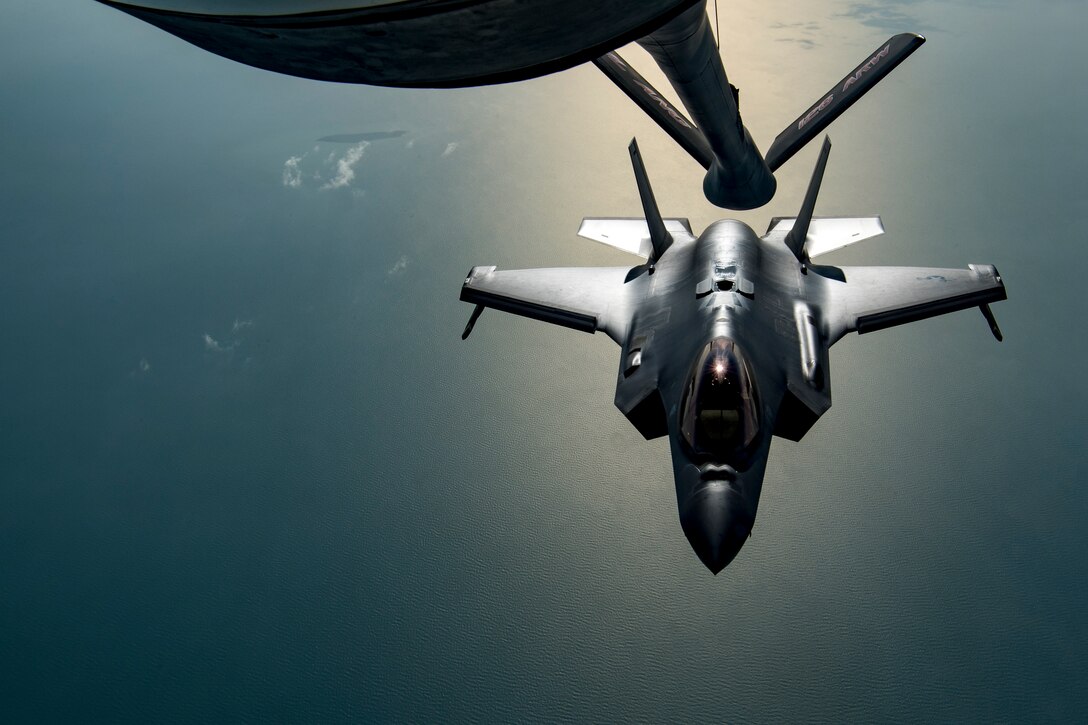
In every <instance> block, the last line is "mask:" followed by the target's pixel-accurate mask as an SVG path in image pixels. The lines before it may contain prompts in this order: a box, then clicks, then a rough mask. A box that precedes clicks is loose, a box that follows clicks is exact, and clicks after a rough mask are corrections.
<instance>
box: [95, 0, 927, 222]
mask: <svg viewBox="0 0 1088 725" xmlns="http://www.w3.org/2000/svg"><path fill="white" fill-rule="evenodd" d="M99 1H100V2H103V3H105V4H107V5H110V6H111V7H115V8H117V9H119V10H122V11H124V12H126V13H128V14H130V15H132V16H134V17H137V18H140V19H141V20H144V21H146V22H148V23H151V24H152V25H155V26H157V27H159V28H162V29H163V30H165V31H167V32H168V33H171V34H173V35H176V36H178V37H179V38H183V39H184V40H187V41H189V42H190V43H192V44H194V45H196V46H199V47H201V48H204V49H206V50H208V51H210V52H212V53H216V54H218V55H221V56H223V57H225V58H230V59H232V60H236V61H238V62H241V63H246V64H248V65H252V66H256V67H258V68H265V69H267V70H271V71H275V72H277V73H286V74H289V75H295V76H300V77H303V78H313V79H317V80H325V81H337V82H340V83H365V84H372V85H382V86H398V87H415V88H423V87H427V88H453V87H466V86H478V85H486V84H490V83H505V82H510V81H517V80H523V79H526V78H535V77H537V76H541V75H545V74H547V73H554V72H556V71H560V70H563V69H566V68H570V67H572V66H575V65H578V64H580V63H585V62H589V61H592V62H593V63H594V64H595V65H596V66H597V67H598V68H599V69H600V70H601V71H602V72H604V74H605V75H606V76H608V78H609V79H610V80H611V81H612V82H613V83H615V84H616V85H617V86H618V87H619V88H620V89H621V90H622V91H623V92H624V93H625V94H627V96H628V97H629V98H631V100H633V101H634V102H635V103H636V104H637V105H638V106H639V108H641V109H642V110H643V111H645V112H646V113H647V114H649V115H650V117H651V118H653V119H654V121H655V122H657V124H658V125H660V126H661V128H663V129H664V130H665V132H666V133H668V134H669V136H671V137H672V138H673V139H674V140H675V141H676V142H677V143H679V144H680V146H681V147H682V148H683V149H684V150H685V151H687V152H688V153H689V154H690V155H691V156H692V158H694V159H695V160H696V161H697V162H698V163H699V164H701V165H702V166H703V168H705V169H706V170H707V171H706V176H705V177H704V180H703V192H704V194H705V195H706V198H707V199H708V200H710V202H711V203H713V204H717V205H718V206H721V207H724V208H726V209H754V208H756V207H759V206H762V205H763V204H766V203H767V202H768V201H770V200H771V198H772V197H773V196H774V193H775V189H776V183H775V178H774V171H775V170H776V169H778V167H780V166H781V165H782V164H784V163H785V162H786V161H787V160H788V159H789V158H790V157H791V156H793V155H794V154H795V153H796V152H797V151H798V150H799V149H800V148H801V147H802V146H804V145H805V144H806V143H808V142H809V141H810V140H812V139H814V138H816V137H817V136H818V135H819V134H820V133H821V132H822V130H823V129H824V128H825V127H826V126H827V125H828V124H830V123H831V122H832V121H833V120H834V119H835V118H836V117H838V116H839V115H840V114H841V113H843V112H844V111H845V110H846V109H847V108H849V107H850V106H851V105H853V104H854V102H856V101H857V100H858V99H859V98H861V96H862V95H864V94H865V93H866V92H867V91H868V90H869V89H871V88H872V87H873V86H875V85H876V84H877V83H878V82H879V81H880V80H881V79H882V78H884V77H885V76H886V75H887V74H888V73H890V72H891V71H892V69H894V68H895V67H896V66H897V65H898V64H899V63H901V62H902V61H903V60H905V59H906V58H907V57H908V56H909V55H910V54H911V53H913V52H914V51H915V50H917V49H918V48H919V47H920V46H921V45H922V43H923V42H925V39H924V38H922V37H921V36H919V35H915V34H913V33H902V34H900V35H896V36H893V37H892V38H890V39H888V40H887V41H886V42H885V43H883V44H881V45H880V46H879V47H878V48H877V49H876V50H874V51H873V52H872V53H870V54H869V55H867V56H865V58H864V59H863V60H862V62H861V63H860V64H859V65H858V66H857V67H856V68H854V69H853V70H852V71H851V72H850V73H849V74H848V75H847V76H846V77H844V78H843V79H842V80H841V81H839V82H838V83H837V84H835V86H833V87H832V88H831V90H829V91H828V92H827V93H825V94H823V95H822V96H820V99H819V100H818V101H816V103H814V104H812V105H811V106H810V107H809V108H808V109H807V110H806V111H805V112H804V113H802V114H801V115H800V116H799V117H798V118H797V119H795V120H794V121H793V123H791V124H790V125H789V126H787V127H786V128H785V130H783V131H782V133H780V134H779V135H778V136H777V137H776V138H775V140H774V143H772V144H771V146H770V147H769V148H768V149H767V154H766V156H765V157H764V156H763V155H762V154H761V153H760V152H759V149H758V148H757V147H756V144H755V142H754V141H753V140H752V137H751V135H749V133H748V130H747V129H746V128H745V127H744V122H743V121H742V119H741V115H740V93H739V91H738V90H737V88H736V87H734V86H733V85H732V84H731V83H730V82H729V79H728V77H727V76H726V73H725V68H724V67H723V65H722V60H721V56H720V54H719V52H718V46H717V42H716V40H715V39H714V37H713V35H712V33H711V31H710V25H709V22H708V19H707V12H706V0H598V1H596V2H588V3H587V2H584V1H583V0H549V2H548V5H547V12H541V7H540V3H539V2H533V0H466V1H464V2H450V1H449V0H140V2H118V0H99ZM631 41H637V42H638V44H639V45H640V46H642V48H643V49H645V50H646V51H647V52H648V53H649V54H650V55H651V56H652V57H653V59H654V61H655V62H656V63H657V65H658V67H660V68H661V70H662V72H663V73H664V74H665V76H666V77H667V78H668V79H669V83H671V84H672V86H673V88H674V90H675V91H676V93H677V95H678V96H680V99H681V101H682V102H683V104H684V106H685V108H687V110H688V111H689V112H690V114H691V120H689V119H688V118H687V117H685V116H684V114H683V113H681V112H680V110H679V109H677V108H676V107H675V106H674V105H673V104H672V103H670V102H669V101H668V100H667V99H666V98H665V97H664V96H662V95H661V94H660V93H659V92H658V91H657V90H656V89H655V88H653V86H651V85H650V83H648V82H647V81H646V79H645V78H643V77H642V76H641V75H640V74H639V73H638V72H637V71H635V70H634V69H633V68H631V66H629V65H628V64H627V63H626V62H625V61H624V60H623V58H621V57H620V56H619V55H618V54H617V53H616V52H615V49H616V48H618V47H620V46H622V45H624V44H626V43H629V42H631Z"/></svg>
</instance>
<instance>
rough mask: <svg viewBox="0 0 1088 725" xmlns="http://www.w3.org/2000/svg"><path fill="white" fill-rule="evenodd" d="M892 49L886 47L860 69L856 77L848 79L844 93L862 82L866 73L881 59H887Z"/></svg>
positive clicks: (889, 46)
mask: <svg viewBox="0 0 1088 725" xmlns="http://www.w3.org/2000/svg"><path fill="white" fill-rule="evenodd" d="M891 47H892V46H891V44H888V45H885V46H884V48H883V49H882V50H881V51H880V52H878V53H877V54H876V55H874V56H873V57H872V58H870V59H869V60H868V61H867V62H866V63H865V65H863V66H862V67H860V68H858V69H857V71H856V72H855V73H854V75H852V76H850V77H849V78H847V79H846V83H843V84H842V91H843V93H846V89H847V88H849V87H850V86H852V85H854V84H855V83H857V82H858V81H860V80H861V77H862V76H863V75H865V74H866V73H868V72H869V71H871V70H872V69H873V68H874V67H875V66H876V64H877V63H879V62H880V59H881V58H884V57H887V55H888V51H890V50H891Z"/></svg>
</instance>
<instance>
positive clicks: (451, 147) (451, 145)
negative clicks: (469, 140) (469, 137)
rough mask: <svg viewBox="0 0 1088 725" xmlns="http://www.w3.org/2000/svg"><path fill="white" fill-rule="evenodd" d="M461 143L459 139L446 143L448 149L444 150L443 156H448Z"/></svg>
mask: <svg viewBox="0 0 1088 725" xmlns="http://www.w3.org/2000/svg"><path fill="white" fill-rule="evenodd" d="M460 145H461V144H460V142H458V141H450V142H449V143H448V144H446V150H445V151H443V152H442V158H446V157H447V156H449V155H450V154H452V153H453V152H454V151H456V150H457V147H458V146H460Z"/></svg>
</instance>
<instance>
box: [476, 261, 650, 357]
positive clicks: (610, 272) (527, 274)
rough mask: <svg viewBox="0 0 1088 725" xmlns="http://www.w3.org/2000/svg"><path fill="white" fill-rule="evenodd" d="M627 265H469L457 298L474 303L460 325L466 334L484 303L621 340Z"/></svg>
mask: <svg viewBox="0 0 1088 725" xmlns="http://www.w3.org/2000/svg"><path fill="white" fill-rule="evenodd" d="M629 271H630V267H559V268H553V269H510V270H496V269H495V268H494V267H473V268H472V269H471V270H469V273H468V276H467V277H466V278H465V284H464V286H462V287H461V301H462V302H471V303H473V304H475V305H476V311H475V312H474V313H473V317H472V319H471V320H470V321H469V325H468V327H466V328H465V334H464V335H463V336H462V337H467V336H468V333H469V332H471V331H472V326H473V325H474V324H475V321H476V318H478V317H479V313H480V312H481V311H482V310H483V308H484V307H491V308H494V309H496V310H500V311H502V312H510V313H512V314H515V315H521V316H523V317H529V318H532V319H534V320H541V321H543V322H550V323H552V324H553V325H561V326H563V327H570V328H572V329H575V330H581V331H582V332H589V333H594V332H596V331H597V330H602V331H604V332H605V333H606V334H607V335H608V336H609V337H611V338H612V339H613V340H616V341H617V342H619V341H620V340H621V339H622V335H623V331H624V328H625V327H626V325H627V321H628V317H629V315H628V314H627V289H626V287H625V284H624V280H625V279H626V278H627V275H628V272H629Z"/></svg>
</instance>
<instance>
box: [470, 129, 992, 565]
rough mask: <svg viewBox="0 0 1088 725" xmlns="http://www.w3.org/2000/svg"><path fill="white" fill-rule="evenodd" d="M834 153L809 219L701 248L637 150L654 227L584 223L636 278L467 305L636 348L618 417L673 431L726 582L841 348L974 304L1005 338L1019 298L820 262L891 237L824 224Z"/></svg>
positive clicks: (855, 223)
mask: <svg viewBox="0 0 1088 725" xmlns="http://www.w3.org/2000/svg"><path fill="white" fill-rule="evenodd" d="M830 148H831V144H830V141H828V140H826V139H825V141H824V146H823V149H822V150H821V153H820V157H819V160H818V162H817V165H816V170H815V172H814V173H813V176H812V181H811V183H810V185H809V188H808V192H807V194H806V196H805V200H804V204H803V205H802V207H801V211H800V213H799V214H798V215H797V217H796V218H782V217H778V218H775V219H773V220H771V223H770V227H769V229H768V230H767V233H766V234H764V235H763V236H762V237H760V236H758V235H757V234H756V233H755V232H754V231H752V229H751V228H750V227H748V226H746V225H745V224H742V223H741V222H738V221H733V220H723V221H718V222H715V223H714V224H712V225H711V226H710V227H708V228H707V229H706V230H704V231H703V233H702V234H700V235H699V236H698V237H696V236H695V234H694V233H693V232H692V229H691V226H690V224H689V223H688V221H687V220H686V219H662V217H661V215H660V213H659V212H658V209H657V205H656V203H655V201H654V196H653V192H652V190H651V188H650V183H649V180H648V178H647V175H646V171H645V168H644V167H643V163H642V159H641V157H640V155H639V152H638V146H637V144H636V143H635V141H633V140H632V142H631V146H630V153H631V161H632V164H633V166H634V171H635V180H636V182H637V184H638V190H639V194H640V196H641V198H642V206H643V210H644V213H645V219H588V218H587V219H585V220H583V222H582V226H581V229H580V230H579V234H580V235H581V236H584V237H587V238H589V239H592V240H595V241H598V242H603V243H605V244H609V245H611V246H613V247H616V248H618V249H621V250H624V251H626V252H630V253H632V254H636V255H638V256H640V257H642V258H644V259H645V260H646V262H645V263H644V264H641V265H638V266H634V267H611V268H559V269H526V270H497V269H496V268H495V267H474V268H473V269H472V270H471V271H470V272H469V273H468V277H467V278H466V279H465V282H464V286H463V287H462V289H461V299H462V300H463V301H465V302H470V303H473V304H475V305H476V307H475V310H474V311H473V313H472V317H471V318H470V320H469V324H468V326H467V327H466V328H465V332H464V335H463V337H466V338H467V337H468V335H469V333H470V332H471V331H472V327H473V325H474V324H475V323H476V320H477V319H478V318H479V316H480V313H481V312H482V311H483V309H484V308H485V307H492V308H495V309H497V310H502V311H504V312H511V313H514V314H518V315H523V316H525V317H530V318H533V319H537V320H543V321H545V322H550V323H553V324H556V325H563V326H565V327H570V328H573V329H575V330H581V331H583V332H590V333H593V332H596V331H597V330H601V331H603V332H604V333H605V334H607V335H608V336H609V337H611V338H612V339H613V340H614V341H615V342H616V343H617V344H618V345H619V346H620V348H621V352H620V365H619V371H618V373H617V376H616V407H618V408H619V409H620V411H621V412H622V413H623V414H624V415H625V416H627V418H628V420H630V421H631V423H632V424H633V425H634V426H635V428H637V429H638V431H639V432H640V433H641V434H642V435H643V436H645V437H646V438H647V439H653V438H658V437H660V436H664V435H668V436H669V442H670V447H671V450H672V462H673V472H674V475H675V478H676V499H677V505H678V506H679V511H680V523H681V526H682V527H683V529H684V533H685V534H686V535H687V537H688V541H689V542H690V543H691V546H692V548H693V549H694V550H695V553H696V554H697V555H698V556H699V558H700V559H701V560H702V562H703V563H704V564H705V565H706V566H707V568H709V569H710V570H711V571H712V572H714V573H715V574H717V573H718V572H719V571H721V570H722V569H723V568H724V567H725V566H726V565H727V564H729V562H730V561H732V560H733V558H734V557H735V556H736V555H737V552H738V551H740V548H741V546H743V544H744V542H745V540H747V538H748V537H749V535H750V534H751V532H752V525H753V523H754V521H755V516H756V507H757V505H758V504H759V495H760V490H761V488H762V485H763V476H764V472H765V471H766V467H767V454H768V450H769V448H770V444H771V437H772V436H775V435H777V436H781V437H783V438H786V439H789V440H793V441H797V440H800V439H801V438H802V437H803V436H804V435H805V433H806V432H807V431H808V430H809V429H810V428H811V427H812V425H813V424H814V423H815V422H816V420H817V419H818V418H819V417H820V416H821V415H822V414H823V413H824V412H825V411H826V410H827V409H828V408H829V407H830V406H831V378H830V370H829V365H828V363H829V360H828V350H829V348H830V347H831V346H832V345H833V344H835V342H836V341H838V340H839V339H841V338H842V337H843V336H844V335H846V333H848V332H854V331H856V332H858V333H867V332H873V331H875V330H881V329H884V328H886V327H891V326H893V325H900V324H903V323H906V322H913V321H915V320H921V319H924V318H927V317H933V316H935V315H943V314H945V313H948V312H954V311H956V310H962V309H967V308H969V307H979V308H980V309H981V310H982V313H983V315H984V316H985V318H986V320H987V322H988V323H989V325H990V329H991V331H992V332H993V334H994V336H995V337H996V338H997V339H998V340H1000V339H1001V333H1000V330H999V329H998V327H997V323H996V322H995V320H994V317H993V315H992V313H991V312H990V308H989V306H988V305H989V303H990V302H994V301H998V300H1003V299H1005V286H1004V284H1003V283H1002V281H1001V276H1000V275H999V274H998V272H997V270H996V269H995V268H994V267H993V266H990V265H974V264H972V265H969V266H968V268H967V269H929V268H916V267H835V266H824V265H818V264H814V263H813V262H812V259H813V258H814V257H816V256H817V255H820V254H823V253H825V252H828V251H831V250H833V249H838V248H840V247H843V246H845V245H848V244H853V243H854V242H857V241H860V240H862V239H867V238H870V237H873V236H876V235H878V234H881V233H883V226H882V224H881V221H880V219H879V218H878V217H872V218H821V217H814V216H813V209H814V206H815V203H816V196H817V193H818V191H819V188H820V182H821V179H822V177H823V173H824V168H825V166H826V164H827V157H828V153H829V152H830Z"/></svg>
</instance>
